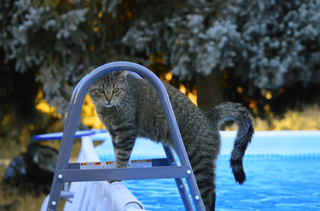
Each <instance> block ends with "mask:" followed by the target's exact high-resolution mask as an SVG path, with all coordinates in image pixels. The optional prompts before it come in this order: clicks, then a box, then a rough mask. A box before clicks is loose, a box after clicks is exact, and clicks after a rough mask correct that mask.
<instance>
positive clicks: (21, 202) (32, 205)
mask: <svg viewBox="0 0 320 211" xmlns="http://www.w3.org/2000/svg"><path fill="white" fill-rule="evenodd" d="M0 143H2V146H1V151H0V184H1V183H2V180H3V176H4V174H5V172H6V169H7V167H8V165H10V162H11V160H12V158H14V157H15V156H17V155H19V154H20V153H21V152H24V151H26V149H25V148H23V147H21V146H19V145H18V144H16V142H8V141H7V142H0ZM45 145H48V146H50V147H53V148H55V149H58V150H59V149H60V140H59V141H58V140H56V141H48V142H45ZM80 147H81V142H80V141H79V140H75V143H74V145H73V147H72V151H71V156H70V161H69V162H76V159H77V157H78V154H79V151H80ZM19 192H20V191H19V189H15V190H14V193H13V194H10V193H8V192H7V191H3V190H2V189H1V188H0V210H1V211H5V210H7V209H1V206H4V205H5V204H10V203H12V202H13V201H15V200H17V201H18V207H17V208H16V209H9V210H15V211H30V210H40V209H41V206H42V203H43V201H44V199H45V198H46V195H44V194H42V195H40V196H38V197H37V196H36V194H35V193H32V192H31V193H29V194H26V195H24V196H22V195H21V194H19ZM64 205H65V199H61V200H60V203H59V206H58V211H62V210H63V208H64Z"/></svg>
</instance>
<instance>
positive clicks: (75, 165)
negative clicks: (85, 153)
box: [68, 158, 169, 170]
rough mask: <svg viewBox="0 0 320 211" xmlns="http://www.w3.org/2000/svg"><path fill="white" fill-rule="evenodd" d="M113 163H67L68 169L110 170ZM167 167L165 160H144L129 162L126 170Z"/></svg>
mask: <svg viewBox="0 0 320 211" xmlns="http://www.w3.org/2000/svg"><path fill="white" fill-rule="evenodd" d="M114 164H115V162H114V161H104V162H86V163H69V164H68V169H81V170H84V169H111V168H114ZM155 166H169V162H168V159H167V158H158V159H146V160H130V161H129V163H128V166H127V167H128V168H141V167H144V168H145V167H155Z"/></svg>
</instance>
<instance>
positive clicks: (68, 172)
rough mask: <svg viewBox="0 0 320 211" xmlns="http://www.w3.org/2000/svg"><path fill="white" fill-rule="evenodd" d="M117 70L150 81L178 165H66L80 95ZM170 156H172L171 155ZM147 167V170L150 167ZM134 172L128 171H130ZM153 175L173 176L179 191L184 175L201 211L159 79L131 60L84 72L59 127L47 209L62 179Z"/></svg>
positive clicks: (50, 209) (53, 209) (56, 199)
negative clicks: (150, 167)
mask: <svg viewBox="0 0 320 211" xmlns="http://www.w3.org/2000/svg"><path fill="white" fill-rule="evenodd" d="M118 70H127V71H132V72H135V73H138V74H139V75H142V76H143V77H144V78H146V79H147V80H149V81H150V83H151V84H152V85H153V86H154V87H155V89H156V91H157V93H158V95H159V98H160V102H161V106H162V108H163V110H164V114H165V117H166V120H167V123H168V126H169V129H170V132H171V135H172V138H173V142H174V145H175V148H176V151H177V154H178V157H179V159H180V163H181V166H167V167H155V168H152V169H148V168H136V169H119V168H118V169H99V170H96V169H94V170H80V168H79V167H78V168H77V167H76V168H75V167H74V165H73V167H72V168H70V167H69V165H68V161H69V158H70V154H71V149H72V146H73V141H74V137H75V132H76V128H77V123H78V121H79V117H80V112H81V108H82V104H83V100H84V97H85V95H86V93H87V90H88V88H89V87H90V85H91V84H92V83H93V82H94V81H95V80H96V79H98V78H99V77H100V76H102V75H104V74H107V73H110V72H113V71H118ZM164 150H165V152H166V155H167V157H168V159H169V160H170V159H172V157H173V156H172V151H170V150H171V149H169V148H168V147H167V146H164ZM173 159H174V158H173ZM150 170H151V171H150ZM134 171H135V172H138V176H137V174H132V173H133V172H134ZM154 178H175V180H176V183H177V185H178V184H180V185H179V186H178V189H179V187H180V189H183V190H182V191H181V190H180V189H179V192H180V195H181V196H182V195H183V194H184V195H185V194H186V190H185V187H184V184H183V180H182V178H186V181H187V184H188V186H189V190H190V193H191V196H192V199H193V202H194V205H195V207H196V210H198V211H205V208H204V204H203V201H202V198H201V195H200V192H199V189H198V186H197V183H196V180H195V177H194V174H193V171H192V167H191V164H190V161H189V159H188V155H187V152H186V149H185V147H184V144H183V141H182V137H181V134H180V131H179V127H178V124H177V122H176V119H175V116H174V113H173V109H172V106H171V103H170V100H169V97H168V94H167V91H166V89H165V88H164V86H163V84H162V83H161V81H160V79H159V78H158V77H157V76H156V75H155V74H154V73H152V72H151V71H150V70H148V69H147V68H145V67H143V66H141V65H139V64H135V63H131V62H112V63H108V64H105V65H102V66H100V67H98V68H96V69H95V70H94V71H92V72H91V73H90V74H88V75H86V76H85V77H84V78H82V80H81V81H80V82H79V83H78V84H77V86H76V88H75V90H74V91H73V94H72V97H71V101H70V105H69V110H68V115H67V119H66V123H65V127H64V131H63V137H62V141H61V146H60V151H59V156H58V161H57V165H56V168H55V173H54V177H53V181H52V187H51V192H50V197H49V201H48V206H47V211H56V210H57V207H58V203H59V200H60V193H61V190H62V185H63V183H64V182H68V181H105V180H123V179H154ZM188 200H189V198H188V197H187V196H185V197H184V198H183V202H184V205H185V207H186V208H188V210H193V208H192V206H191V205H190V202H189V204H186V203H188Z"/></svg>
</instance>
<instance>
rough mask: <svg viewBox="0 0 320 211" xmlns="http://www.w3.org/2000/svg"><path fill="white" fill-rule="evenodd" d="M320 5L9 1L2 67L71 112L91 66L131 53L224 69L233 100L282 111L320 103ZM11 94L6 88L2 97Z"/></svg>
mask: <svg viewBox="0 0 320 211" xmlns="http://www.w3.org/2000/svg"><path fill="white" fill-rule="evenodd" d="M154 4H157V6H154ZM319 11H320V0H302V1H289V0H286V1H275V0H272V1H252V0H228V1H223V0H215V1H212V0H211V1H210V0H201V1H195V0H182V1H146V0H135V1H129V0H122V1H118V0H109V1H107V0H87V1H81V0H15V1H10V0H3V1H1V3H0V22H1V27H0V54H1V60H0V62H1V65H3V66H4V67H5V68H3V69H1V74H4V73H10V74H12V72H16V73H19V74H20V75H22V74H27V73H31V77H30V78H28V79H27V80H28V81H29V82H30V81H31V80H34V78H36V81H37V83H39V84H41V89H42V90H43V93H44V98H45V100H46V101H47V102H49V104H50V106H56V112H57V113H58V114H65V113H66V112H67V109H68V105H69V101H70V96H71V93H72V91H73V89H74V87H75V85H76V84H77V83H78V82H79V81H80V79H81V78H82V77H83V76H84V75H85V74H86V72H87V71H86V70H87V68H88V67H89V66H100V65H102V64H105V63H108V62H111V61H119V60H129V61H133V62H137V63H140V64H142V65H145V66H150V65H151V69H152V68H160V67H161V68H162V69H165V70H166V71H167V70H170V69H171V70H172V73H173V75H174V77H179V80H186V79H188V80H193V78H194V76H195V74H196V73H200V74H204V75H209V74H210V73H211V72H212V71H222V75H223V81H222V86H223V87H224V88H225V89H226V92H225V96H226V99H227V100H231V101H238V102H245V103H246V104H249V105H250V107H251V108H252V109H253V111H254V112H255V113H256V114H257V115H260V116H262V117H263V115H280V114H283V113H284V111H285V110H286V109H287V108H288V107H289V108H297V107H298V108H302V107H303V105H304V104H310V103H315V102H316V103H320V102H319V99H320V98H319V93H320V92H319V84H320V77H319V76H320V71H319V67H320V60H319V56H320V51H319V49H320V43H319V42H320V41H319V39H318V38H317V37H318V36H319V31H320V25H319V22H320V12H319ZM150 55H151V59H150ZM152 55H153V57H152ZM156 55H161V56H160V58H159V61H160V62H158V66H152V65H154V64H157V61H155V59H152V58H158V56H156ZM1 80H6V79H1ZM14 81H15V77H11V79H10V80H8V81H7V84H11V85H10V87H11V89H16V86H18V84H19V83H18V82H15V83H14ZM30 83H32V84H34V83H33V81H32V82H30ZM170 83H171V82H170ZM24 86H26V85H24ZM192 86H193V85H192ZM192 86H191V87H192ZM3 87H6V86H3ZM36 87H37V86H34V89H33V91H32V92H31V93H32V95H33V98H35V97H36V93H37V91H38V90H37V89H36ZM178 87H179V86H178ZM1 89H2V87H1ZM21 89H22V90H23V91H24V93H23V94H24V95H27V92H26V89H23V87H21ZM35 90H36V91H35ZM8 93H9V94H8ZM15 93H17V92H7V91H4V92H1V95H0V97H1V101H2V100H4V101H5V100H6V99H7V98H8V96H9V95H11V96H14V97H12V98H14V99H19V95H18V94H16V95H14V94H15ZM292 93H295V96H293V95H292ZM310 93H312V94H314V96H312V95H310ZM28 98H29V101H30V96H28ZM32 100H33V99H31V101H32ZM18 104H19V105H23V101H22V100H21V101H18V102H16V103H15V106H17V105H18ZM30 104H31V103H30ZM8 105H9V104H8V103H7V104H2V103H1V107H0V108H1V110H2V108H3V106H7V108H9V107H10V106H8ZM30 107H32V106H30ZM258 111H259V112H258ZM261 111H262V112H261ZM24 113H28V112H24ZM62 117H64V115H62ZM0 118H1V116H0Z"/></svg>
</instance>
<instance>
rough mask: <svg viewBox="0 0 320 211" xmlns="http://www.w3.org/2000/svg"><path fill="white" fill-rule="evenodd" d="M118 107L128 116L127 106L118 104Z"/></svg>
mask: <svg viewBox="0 0 320 211" xmlns="http://www.w3.org/2000/svg"><path fill="white" fill-rule="evenodd" d="M117 106H119V108H120V109H121V110H122V112H123V113H124V115H125V116H128V111H127V110H126V106H125V104H124V103H123V104H118V105H117Z"/></svg>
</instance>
